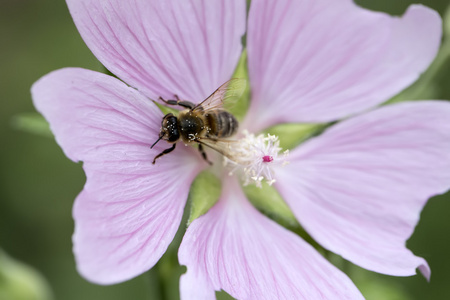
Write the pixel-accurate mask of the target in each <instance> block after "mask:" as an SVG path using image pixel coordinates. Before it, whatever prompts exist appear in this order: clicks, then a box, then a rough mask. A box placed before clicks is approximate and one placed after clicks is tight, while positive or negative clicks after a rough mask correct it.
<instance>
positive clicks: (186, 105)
mask: <svg viewBox="0 0 450 300" xmlns="http://www.w3.org/2000/svg"><path fill="white" fill-rule="evenodd" d="M175 98H176V100H165V99H164V98H163V97H159V100H161V101H162V102H164V103H165V104H167V105H178V106H181V107H184V108H189V109H193V108H194V107H195V104H194V103H192V102H191V101H187V100H180V98H179V97H178V96H177V95H175Z"/></svg>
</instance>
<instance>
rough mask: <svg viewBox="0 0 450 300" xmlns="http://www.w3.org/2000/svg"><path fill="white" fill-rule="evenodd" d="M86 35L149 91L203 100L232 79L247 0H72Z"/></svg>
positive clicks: (110, 62) (110, 63) (104, 58)
mask: <svg viewBox="0 0 450 300" xmlns="http://www.w3.org/2000/svg"><path fill="white" fill-rule="evenodd" d="M67 4H68V6H69V10H70V13H71V14H72V17H73V19H74V21H75V24H76V26H77V28H78V30H79V32H80V34H81V36H82V37H83V39H84V41H85V42H86V44H87V45H88V47H89V48H90V49H91V50H92V52H93V53H94V54H95V56H97V58H98V59H99V60H100V61H101V62H102V63H103V64H104V65H105V66H106V67H107V68H108V69H109V70H110V71H111V72H112V73H114V74H115V75H117V76H118V77H119V78H121V79H122V80H124V81H125V82H127V83H128V84H130V85H131V86H133V87H136V88H138V89H139V90H141V91H142V92H144V93H145V94H146V95H148V96H150V97H152V98H157V97H158V96H163V97H166V98H173V96H174V94H177V95H178V96H180V97H182V98H183V99H188V100H192V101H194V102H199V101H201V100H203V99H204V98H205V97H206V96H208V95H209V94H211V93H212V92H213V91H214V90H215V89H216V88H218V87H219V86H220V85H221V84H222V83H224V82H225V81H227V80H228V79H230V77H231V75H232V73H233V70H234V68H235V67H236V64H237V61H238V59H239V56H240V53H241V50H242V46H241V36H242V35H243V34H244V32H245V1H242V0H216V1H209V0H166V1H160V0H134V1H123V0H104V1H98V0H67Z"/></svg>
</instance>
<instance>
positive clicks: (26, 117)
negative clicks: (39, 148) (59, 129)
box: [11, 112, 53, 137]
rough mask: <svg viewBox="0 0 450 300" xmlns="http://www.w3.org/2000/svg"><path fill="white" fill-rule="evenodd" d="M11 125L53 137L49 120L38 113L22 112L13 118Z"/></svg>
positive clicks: (18, 128)
mask: <svg viewBox="0 0 450 300" xmlns="http://www.w3.org/2000/svg"><path fill="white" fill-rule="evenodd" d="M11 127H13V128H14V129H17V130H21V131H25V132H28V133H33V134H37V135H41V136H45V137H53V134H52V132H51V130H50V126H49V125H48V123H47V121H46V120H45V119H44V117H43V116H41V115H40V114H38V113H32V112H28V113H21V114H18V115H15V116H13V117H12V119H11Z"/></svg>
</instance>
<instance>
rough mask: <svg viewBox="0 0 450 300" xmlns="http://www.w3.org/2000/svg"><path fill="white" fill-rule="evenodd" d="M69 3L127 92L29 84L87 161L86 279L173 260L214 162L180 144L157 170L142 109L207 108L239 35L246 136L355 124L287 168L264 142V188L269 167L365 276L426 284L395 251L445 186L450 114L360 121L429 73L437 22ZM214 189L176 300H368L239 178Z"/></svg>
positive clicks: (264, 3)
mask: <svg viewBox="0 0 450 300" xmlns="http://www.w3.org/2000/svg"><path fill="white" fill-rule="evenodd" d="M67 3H68V6H69V9H70V12H71V14H72V16H73V18H74V21H75V24H76V25H77V27H78V30H79V31H80V33H81V35H82V37H83V38H84V40H85V42H86V43H87V45H88V46H89V47H90V49H91V50H92V52H93V53H94V54H95V55H96V56H97V57H98V59H99V60H100V61H101V62H102V63H103V64H104V65H105V66H106V67H107V68H108V69H109V70H110V71H111V72H113V73H114V74H116V75H117V76H118V77H119V78H120V79H122V80H123V81H124V82H126V83H127V84H129V85H130V86H132V87H134V88H131V87H130V86H128V85H126V84H124V83H123V82H121V81H120V80H118V79H116V78H113V77H110V76H107V75H104V74H100V73H96V72H93V71H88V70H84V69H76V68H67V69H63V70H58V71H55V72H52V73H51V74H49V75H46V76H44V77H43V78H42V79H41V80H39V81H38V82H37V83H35V85H34V86H33V88H32V94H33V99H34V102H35V105H36V107H37V109H38V110H39V111H40V112H41V113H42V114H43V115H44V116H45V117H46V118H47V120H48V121H49V122H50V125H51V128H52V130H53V132H54V134H55V136H56V139H57V142H58V143H59V144H60V145H61V147H62V148H63V150H64V152H65V154H66V155H67V156H68V157H69V158H70V159H72V160H74V161H83V168H84V170H85V172H86V176H87V182H86V185H85V187H84V189H83V191H82V192H81V193H80V194H79V195H78V197H77V199H76V201H75V205H74V211H73V215H74V219H75V233H74V236H73V241H74V252H75V257H76V261H77V266H78V270H79V272H80V273H81V274H82V275H83V276H84V277H86V278H87V279H88V280H90V281H92V282H96V283H100V284H112V283H117V282H121V281H124V280H127V279H130V278H132V277H134V276H137V275H139V274H141V273H143V272H145V271H146V270H148V269H150V268H151V267H152V266H153V265H154V264H155V263H156V262H157V261H158V259H159V258H160V257H161V255H162V254H163V253H164V252H165V250H166V249H167V246H168V245H169V243H170V242H171V241H172V239H173V237H174V235H175V232H176V231H177V228H178V226H179V224H180V221H181V217H182V213H183V209H184V206H185V203H186V198H187V194H188V191H189V187H190V184H191V182H192V181H193V179H194V178H195V177H196V175H197V174H198V173H199V172H200V171H201V170H203V169H205V168H207V167H208V165H207V164H206V163H205V162H204V161H203V160H202V159H201V157H200V155H199V154H198V153H197V151H195V150H194V149H192V148H191V147H184V146H183V147H180V146H179V147H178V148H177V149H176V150H175V151H174V153H171V154H170V156H169V155H168V156H165V157H163V158H161V159H159V160H158V161H157V163H156V165H152V160H153V157H154V156H155V155H156V154H158V153H160V152H161V151H162V150H163V149H165V148H168V147H167V144H166V143H164V142H160V143H158V144H157V145H156V146H155V147H154V148H153V149H150V147H149V145H151V144H153V142H154V141H155V139H156V138H157V136H158V133H159V129H160V122H161V119H162V117H163V115H162V113H161V112H160V111H159V109H158V108H157V107H156V106H155V105H154V104H153V103H152V102H151V101H150V100H149V99H148V98H152V99H156V98H158V96H162V97H164V98H171V97H173V95H174V94H177V95H179V96H180V97H181V98H183V99H190V100H192V101H194V102H199V101H201V100H203V99H204V98H205V97H206V96H207V95H209V94H210V93H211V92H212V91H213V90H215V89H216V88H217V87H218V86H219V85H221V84H222V83H224V82H225V81H227V80H228V79H230V78H231V76H232V73H233V70H234V68H235V66H236V64H237V61H238V59H239V56H240V54H241V51H242V45H241V36H242V35H243V34H244V33H245V28H246V25H247V26H248V30H247V47H248V55H249V64H248V67H249V75H250V84H251V90H252V101H251V106H250V109H249V112H248V115H247V116H246V119H245V121H244V122H243V124H242V126H241V128H245V129H247V130H249V132H250V133H257V132H259V131H260V130H262V129H264V128H267V127H269V126H272V125H275V124H278V123H285V122H303V123H305V122H312V123H313V122H330V121H335V120H340V119H343V118H346V117H349V116H352V115H353V117H351V118H349V119H346V120H344V121H342V122H340V123H338V124H337V125H334V126H333V127H331V128H330V129H329V130H327V131H326V132H325V133H323V134H322V135H320V136H318V137H315V138H312V139H310V140H308V141H307V142H305V143H303V144H302V145H300V146H298V147H297V148H295V149H293V150H292V151H291V153H290V155H289V157H288V160H289V162H290V163H289V164H288V165H287V166H284V167H283V166H282V165H283V164H277V162H279V158H278V157H277V156H276V154H277V151H278V150H276V149H277V146H276V144H275V140H273V141H272V142H273V143H272V144H270V143H269V145H266V146H267V149H271V150H270V151H271V153H263V154H262V156H261V157H260V161H259V162H258V164H256V165H254V166H256V167H255V168H259V169H258V170H260V171H261V172H262V173H261V174H266V175H265V176H266V178H268V179H269V180H272V178H270V176H272V175H273V174H275V175H274V176H275V177H276V178H273V179H274V180H276V181H274V186H275V188H276V189H277V190H278V191H279V193H280V194H281V195H282V196H283V197H284V199H285V200H286V202H287V203H288V204H289V206H290V207H291V209H292V211H293V212H294V214H295V216H296V217H297V219H298V220H299V222H300V223H301V224H302V226H303V227H304V228H305V229H306V230H307V231H308V233H309V234H310V235H311V236H312V237H313V238H314V239H315V240H316V241H318V242H319V243H320V244H321V245H322V246H324V247H325V248H326V249H328V250H330V251H333V252H335V253H337V254H339V255H342V256H343V257H344V258H345V259H347V260H349V261H351V262H353V263H355V264H357V265H359V266H362V267H364V268H366V269H369V270H372V271H375V272H380V273H384V274H390V275H397V276H408V275H413V274H415V270H416V268H419V270H420V271H421V272H422V273H423V274H424V275H425V276H426V277H427V278H429V276H430V270H429V267H428V265H427V263H426V261H425V260H424V259H423V258H420V257H417V256H414V254H412V253H411V251H409V250H408V249H407V248H406V247H405V242H406V240H407V239H408V238H409V237H410V236H411V234H412V232H413V230H414V227H415V225H416V224H417V222H418V220H419V214H420V211H421V209H422V207H423V206H424V205H425V203H426V201H427V199H428V198H429V197H431V196H433V195H436V194H439V193H443V192H445V191H446V190H447V189H448V188H449V187H450V151H449V150H450V122H449V120H450V104H449V103H446V102H440V101H418V102H414V103H402V104H396V105H391V106H386V107H382V108H378V109H375V110H372V111H369V112H366V113H364V114H360V113H361V112H364V111H367V110H368V109H370V108H372V107H374V106H377V105H379V104H381V103H382V102H384V101H386V100H387V99H389V98H390V97H392V96H394V95H395V94H396V93H398V92H399V91H401V90H402V89H404V88H405V87H407V86H408V85H410V84H411V83H412V82H414V80H416V79H417V77H418V76H419V75H420V73H421V72H423V71H424V70H425V69H426V68H427V67H428V65H429V64H430V62H431V61H432V60H433V58H434V57H435V55H436V52H437V50H438V48H439V44H440V38H441V20H440V18H439V15H438V14H437V13H436V12H434V11H432V10H430V9H428V8H426V7H423V6H421V5H413V6H411V7H410V8H409V9H408V11H407V12H406V13H405V15H404V16H403V17H401V18H397V17H391V16H388V15H386V14H383V13H377V12H370V11H367V10H364V9H362V8H359V7H358V6H356V5H355V4H354V3H353V2H352V1H349V0H338V1H337V0H303V1H299V0H279V1H271V0H253V1H252V3H251V8H250V12H249V16H248V21H246V8H245V1H242V0H217V1H208V0H203V1H202V0H191V1H187V0H178V1H176V0H170V1H156V0H134V1H124V0H107V1H106V0H105V1H98V0H67ZM264 149H266V148H264ZM273 149H275V150H274V151H272V150H273ZM270 151H269V152H270ZM272 152H273V153H272ZM272 154H273V155H272ZM264 157H266V159H264ZM280 157H281V156H280ZM267 164H271V165H270V166H271V167H267V166H268V165H267ZM272 164H273V165H272ZM215 165H218V164H217V163H216V164H215ZM225 173H226V171H225ZM222 181H223V182H222V184H223V188H222V190H223V193H222V195H221V197H220V199H219V201H218V203H217V204H216V205H215V206H214V207H213V208H211V209H210V210H209V211H208V212H207V213H206V214H205V215H203V216H201V217H199V218H198V219H196V220H194V221H193V222H192V224H191V225H190V226H189V228H188V230H187V232H186V234H185V236H184V239H183V242H182V244H181V246H180V249H179V260H180V263H181V264H183V265H186V266H187V273H186V274H185V275H183V276H182V278H181V285H180V286H181V287H180V290H181V295H182V298H183V299H213V298H214V297H215V296H214V291H215V290H221V289H223V290H225V291H226V292H228V293H229V294H231V295H232V296H233V297H236V298H239V299H319V298H321V299H361V298H362V296H361V294H360V293H359V291H358V290H357V289H356V287H355V286H354V285H353V283H352V282H351V281H350V280H349V278H347V276H346V275H344V274H343V273H342V272H341V271H339V270H338V269H337V268H335V267H334V266H333V265H331V264H330V263H329V262H328V261H326V260H325V259H324V258H323V257H322V256H321V255H319V254H318V253H317V252H316V251H315V250H314V249H313V247H311V246H310V245H309V244H307V243H306V242H305V241H303V240H302V239H301V238H300V237H299V236H297V235H295V234H293V233H292V232H290V231H288V230H287V229H285V228H283V227H281V226H280V225H278V224H277V223H275V222H273V221H271V220H270V219H268V218H267V217H265V216H264V215H262V214H261V213H259V212H258V211H257V210H256V209H255V208H254V207H253V206H252V205H251V204H250V203H249V202H248V200H247V199H246V198H245V196H244V194H243V192H242V190H241V187H240V184H239V182H238V180H237V179H236V176H227V175H224V176H223V178H222Z"/></svg>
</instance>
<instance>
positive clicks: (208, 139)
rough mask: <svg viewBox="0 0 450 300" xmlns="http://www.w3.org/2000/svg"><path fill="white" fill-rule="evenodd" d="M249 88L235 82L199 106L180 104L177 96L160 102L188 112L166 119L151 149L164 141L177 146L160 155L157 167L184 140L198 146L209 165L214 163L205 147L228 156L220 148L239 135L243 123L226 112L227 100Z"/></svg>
mask: <svg viewBox="0 0 450 300" xmlns="http://www.w3.org/2000/svg"><path fill="white" fill-rule="evenodd" d="M245 84H246V81H245V79H238V78H234V79H231V80H229V81H227V82H225V83H224V84H222V85H221V86H220V87H219V88H218V89H217V90H215V91H214V92H213V93H212V94H211V95H210V96H209V97H207V98H206V99H205V100H203V101H202V102H200V103H199V104H197V105H196V104H194V103H192V102H190V101H185V100H180V99H179V97H178V96H176V95H175V99H176V100H165V99H163V98H162V97H159V100H161V101H162V102H164V103H165V104H166V105H178V106H181V107H183V108H185V110H183V111H181V112H180V113H179V114H178V116H175V115H174V114H172V113H168V114H166V115H165V116H164V117H163V119H162V121H161V131H160V133H159V137H158V139H157V140H156V142H155V143H154V144H153V145H152V146H151V147H150V148H153V147H154V146H155V145H156V144H157V143H158V142H159V141H160V140H165V141H167V142H168V143H171V144H173V145H172V147H170V148H168V149H166V150H164V151H163V152H161V153H159V154H158V155H156V156H155V158H154V159H153V164H155V162H156V159H158V158H160V157H161V156H163V155H166V154H168V153H170V152H172V151H173V150H175V146H176V144H177V142H178V141H180V140H181V141H182V142H183V143H185V144H186V145H187V144H192V143H197V144H198V150H199V151H200V153H201V155H202V157H203V159H204V160H205V161H207V162H208V163H209V164H212V163H211V162H210V161H209V160H208V158H207V156H206V152H205V150H204V148H203V146H206V147H209V148H212V149H214V150H215V151H218V152H219V153H222V154H224V150H223V147H222V146H219V145H221V144H225V143H224V141H225V139H226V138H229V137H231V136H233V135H234V134H235V133H236V132H237V130H238V126H239V123H238V121H237V120H236V118H235V117H234V116H233V115H232V114H231V113H230V112H228V111H226V110H225V109H224V108H223V104H224V102H225V101H226V100H227V99H231V98H234V99H236V98H237V97H238V96H239V93H241V92H242V91H243V90H244V87H245Z"/></svg>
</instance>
